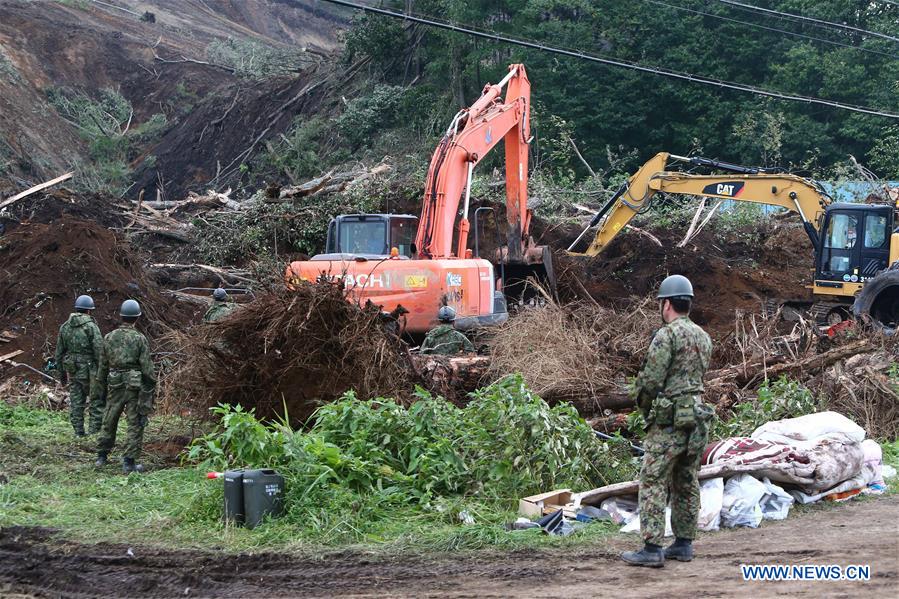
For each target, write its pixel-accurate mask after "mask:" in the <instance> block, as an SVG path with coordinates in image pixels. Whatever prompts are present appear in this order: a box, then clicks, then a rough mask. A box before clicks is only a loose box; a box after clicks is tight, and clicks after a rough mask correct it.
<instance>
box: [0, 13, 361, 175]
mask: <svg viewBox="0 0 899 599" xmlns="http://www.w3.org/2000/svg"><path fill="white" fill-rule="evenodd" d="M316 4H317V3H315V2H314V1H313V0H298V1H292V2H284V1H279V0H254V1H252V2H244V1H242V0H229V1H224V0H222V1H216V2H208V1H205V0H141V1H131V0H107V2H105V3H104V4H102V5H101V4H96V3H93V2H90V1H88V0H82V1H72V2H65V3H63V2H54V1H49V0H48V1H45V2H28V1H24V0H0V176H5V177H7V178H10V179H12V180H13V181H14V182H15V183H16V185H17V186H18V187H20V188H21V187H24V186H26V185H27V184H31V183H35V182H38V181H40V180H44V179H47V178H50V177H53V176H56V175H58V174H60V172H63V171H65V170H68V169H70V168H72V166H73V165H75V164H78V163H79V162H81V161H83V160H84V159H85V157H86V152H87V147H86V143H85V141H84V139H83V137H82V136H81V135H79V130H78V127H77V125H76V124H75V123H73V122H71V121H69V120H66V119H64V118H63V117H62V116H61V115H60V114H59V113H58V112H57V111H56V109H55V108H54V107H53V105H52V104H51V103H50V102H49V101H48V93H49V92H51V91H52V90H54V89H68V90H76V91H78V92H83V93H85V94H87V95H96V93H97V92H98V90H101V89H104V88H110V89H114V90H116V91H118V92H119V93H120V94H121V95H122V96H124V97H125V98H126V99H127V100H128V101H129V102H130V103H131V105H132V106H133V108H134V117H133V121H134V125H135V126H136V125H139V124H140V123H142V122H144V121H145V120H146V119H148V118H149V117H150V116H152V115H153V114H157V113H160V112H161V113H164V114H166V117H167V119H168V123H169V129H168V130H167V131H166V132H165V133H164V134H163V140H164V139H165V138H166V136H168V135H171V134H172V132H173V131H177V129H178V128H179V127H180V125H181V122H182V121H183V120H184V118H185V116H186V115H185V112H187V113H188V114H189V112H190V111H192V109H193V108H195V107H196V106H202V105H203V103H204V101H205V100H208V99H215V98H217V97H219V96H221V97H222V98H228V101H230V99H231V97H233V95H234V91H233V88H235V87H236V86H239V85H241V84H243V83H244V82H242V81H241V80H240V79H239V78H238V76H237V75H236V74H235V73H233V72H232V71H230V70H228V69H223V68H219V67H216V66H212V65H209V64H200V63H201V62H208V56H207V52H208V49H209V47H210V45H211V44H213V43H215V42H220V43H221V42H226V41H227V40H236V41H237V42H244V43H245V42H252V43H256V44H261V45H264V46H265V47H268V48H279V47H280V48H294V49H296V48H303V49H305V50H306V51H307V52H308V54H309V55H310V57H313V58H316V57H317V58H318V59H321V57H324V56H328V55H329V54H331V53H332V52H333V51H334V50H335V49H336V48H337V47H338V43H339V42H338V39H337V34H338V31H339V30H340V28H341V26H342V23H343V21H342V17H341V16H340V15H339V14H335V13H331V12H327V10H326V9H323V8H320V7H317V6H316ZM144 11H150V12H152V13H153V15H154V17H155V22H144V21H142V20H141V19H140V18H139V16H140V15H141V14H143V12H144ZM157 57H162V58H165V59H167V60H173V61H176V62H167V63H162V62H161V61H160V60H159V58H157ZM183 59H187V60H188V61H199V62H180V61H182V60H183ZM260 86H261V87H265V85H264V84H259V83H257V84H255V85H254V87H260ZM185 106H188V107H189V110H185ZM146 150H147V151H146V152H145V153H143V154H142V155H141V156H140V157H139V158H138V159H136V160H135V165H136V164H137V163H138V162H139V161H142V160H143V158H145V157H146V155H147V154H150V153H152V147H147V148H146ZM220 159H221V160H223V161H224V162H227V161H229V160H230V157H228V156H227V155H225V156H222V157H220ZM166 176H167V177H169V178H170V179H171V178H173V177H174V178H175V179H177V177H178V174H177V173H166ZM179 183H180V181H177V180H176V181H174V184H175V185H177V184H179Z"/></svg>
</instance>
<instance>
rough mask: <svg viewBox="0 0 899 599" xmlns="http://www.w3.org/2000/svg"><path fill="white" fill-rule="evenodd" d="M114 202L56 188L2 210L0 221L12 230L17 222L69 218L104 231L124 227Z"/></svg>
mask: <svg viewBox="0 0 899 599" xmlns="http://www.w3.org/2000/svg"><path fill="white" fill-rule="evenodd" d="M115 202H116V198H114V197H112V196H107V195H102V194H97V193H76V192H73V191H70V190H68V189H65V188H62V189H56V190H53V191H50V192H47V193H43V194H35V195H32V196H29V197H27V198H25V199H22V200H19V201H18V202H16V203H15V204H13V205H12V206H9V207H8V208H6V210H4V215H3V216H0V222H2V223H3V224H4V226H5V228H6V230H7V231H12V230H13V229H15V227H16V226H17V225H18V223H20V222H28V223H52V222H55V221H57V220H59V219H60V218H62V217H63V216H69V217H73V218H78V219H82V220H86V221H91V222H93V223H96V224H98V225H100V226H103V227H106V228H118V227H122V226H123V225H124V224H125V216H124V214H123V213H122V212H121V211H120V210H118V209H117V208H116V207H115Z"/></svg>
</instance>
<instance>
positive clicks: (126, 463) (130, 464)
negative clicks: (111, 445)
mask: <svg viewBox="0 0 899 599" xmlns="http://www.w3.org/2000/svg"><path fill="white" fill-rule="evenodd" d="M143 471H144V466H143V464H135V463H134V458H122V474H131V473H132V472H137V473H141V472H143Z"/></svg>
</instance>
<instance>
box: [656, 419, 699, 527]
mask: <svg viewBox="0 0 899 599" xmlns="http://www.w3.org/2000/svg"><path fill="white" fill-rule="evenodd" d="M708 436H709V429H708V425H707V424H705V423H699V424H697V425H696V427H695V428H693V429H692V430H676V429H674V428H673V427H659V426H656V425H652V426H651V427H650V428H649V432H648V433H647V434H646V439H645V440H644V442H643V449H644V450H645V451H646V453H645V454H644V455H643V468H642V470H641V471H640V531H641V533H642V534H643V540H644V541H645V542H646V543H653V544H655V545H661V544H662V543H663V542H664V539H665V506H666V505H667V504H668V500H669V498H670V500H671V528H672V530H673V531H674V535H675V536H676V537H679V538H681V539H693V538H695V537H696V521H697V518H698V516H699V476H698V474H699V463H700V461H701V460H702V452H703V450H704V449H705V445H706V442H707V440H708Z"/></svg>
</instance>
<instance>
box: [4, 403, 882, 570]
mask: <svg viewBox="0 0 899 599" xmlns="http://www.w3.org/2000/svg"><path fill="white" fill-rule="evenodd" d="M124 432H125V431H124V425H123V428H122V429H121V430H120V431H119V435H120V436H121V435H124ZM186 432H188V431H187V430H186V425H185V423H183V422H181V421H180V420H177V419H172V418H162V417H157V418H154V419H152V420H151V423H150V425H149V427H148V429H147V434H146V438H145V446H150V447H152V446H153V445H154V444H158V443H160V442H163V441H165V440H167V439H169V438H171V437H172V436H173V435H176V434H181V435H183V434H185V433H186ZM94 457H95V454H94V447H93V440H91V439H77V438H75V437H74V435H73V433H72V431H71V427H70V425H69V423H68V419H67V415H66V414H65V413H64V412H55V411H48V410H45V409H41V408H33V407H27V406H21V405H20V406H16V407H11V406H8V405H7V404H5V403H3V402H2V401H0V473H2V474H3V475H4V476H5V477H6V478H7V479H8V482H6V483H5V484H0V527H4V526H12V525H18V526H43V527H50V528H54V529H59V530H60V531H61V533H62V535H63V536H65V537H66V538H69V539H72V540H76V541H83V542H101V541H102V542H115V543H126V544H141V545H147V546H157V547H166V548H168V549H174V548H182V549H185V548H196V549H207V550H217V551H226V552H260V551H281V552H289V553H295V554H299V555H317V556H320V555H322V554H327V553H331V552H334V551H345V550H353V551H359V552H366V553H375V554H385V555H388V554H389V555H399V554H407V555H408V554H422V553H438V552H474V551H509V550H517V549H540V548H544V549H553V550H556V549H564V548H574V547H578V546H587V545H601V544H606V543H608V542H609V541H610V540H611V539H612V538H617V539H619V540H620V539H627V540H628V541H634V542H636V540H637V537H636V536H634V535H630V536H624V535H621V534H620V533H618V527H617V526H615V525H612V524H610V523H598V524H591V525H589V526H586V527H585V528H583V529H582V530H581V531H579V532H577V533H576V534H574V535H572V536H570V537H565V538H560V537H550V536H546V535H543V534H541V533H540V532H539V531H533V530H531V531H518V532H510V531H507V530H506V529H505V526H504V525H505V523H507V522H511V521H513V520H514V519H515V518H516V517H517V514H516V513H514V510H512V509H504V508H502V507H498V505H499V504H497V503H496V502H479V501H476V500H473V499H471V498H466V497H458V498H451V499H445V500H440V501H435V502H433V503H432V504H430V505H427V506H418V505H416V506H400V507H397V506H396V505H393V504H390V503H385V505H383V506H379V505H364V506H363V505H360V506H355V507H353V506H351V507H350V508H348V509H347V511H346V512H344V513H341V511H340V510H333V511H332V510H330V509H329V507H330V506H329V505H322V506H321V511H320V512H319V513H318V514H317V515H316V518H317V519H318V521H317V522H316V523H315V525H314V526H309V525H308V523H305V524H298V523H292V522H290V521H288V520H287V519H280V520H272V521H268V522H266V523H265V524H263V525H262V526H260V527H259V528H257V529H255V530H246V529H243V528H234V527H231V526H225V525H223V523H222V521H221V505H222V486H221V485H222V484H221V482H220V481H217V480H206V479H205V471H204V470H201V469H199V468H198V467H195V466H184V465H172V460H171V458H170V457H166V456H164V455H160V454H154V453H152V450H151V451H149V452H147V455H145V459H144V463H145V464H147V465H148V466H150V468H151V470H150V471H149V472H148V473H146V474H143V475H137V474H132V475H130V476H127V477H126V476H123V475H121V474H120V473H119V465H118V463H117V462H114V461H113V462H111V463H110V465H109V466H107V467H105V468H103V469H100V470H97V469H95V468H94V467H93V460H94ZM113 457H115V454H113ZM884 460H885V462H886V463H890V464H893V465H894V466H895V465H896V464H899V443H897V442H893V443H885V444H884ZM0 480H2V479H0ZM889 482H890V490H889V492H890V493H896V492H899V478H893V479H892V480H891V481H889ZM869 499H873V498H866V499H864V500H869ZM333 505H346V504H345V502H344V501H341V500H340V498H335V500H334V502H333ZM832 507H834V506H833V505H831V504H829V502H820V503H818V504H813V505H810V506H794V508H793V509H794V510H797V513H799V514H806V513H809V512H813V511H816V510H822V509H831V508H832ZM354 509H355V510H358V511H360V512H361V513H351V512H352V511H353V510H354ZM463 510H465V511H467V512H469V513H470V514H471V515H472V516H473V517H474V519H475V524H473V525H463V524H461V523H460V522H459V518H458V514H459V512H461V511H463ZM366 513H371V515H372V517H371V519H370V521H368V522H367V523H366V518H365V516H366ZM360 523H363V524H364V525H363V524H360Z"/></svg>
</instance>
